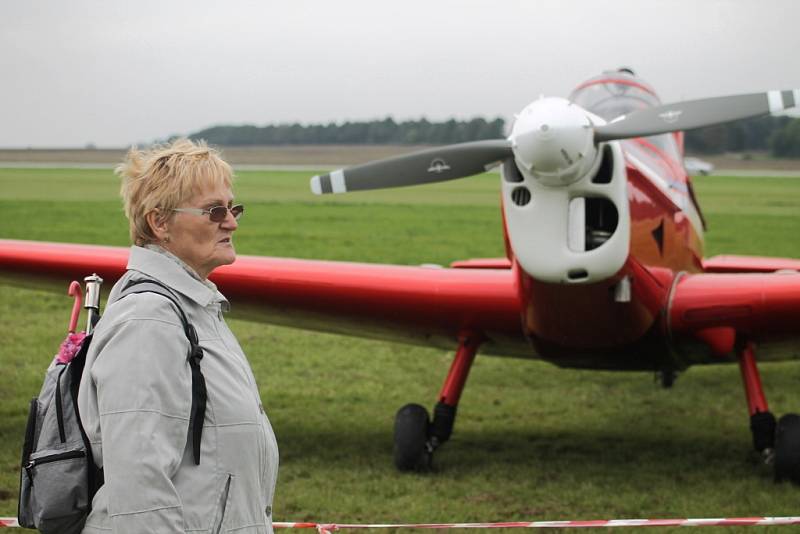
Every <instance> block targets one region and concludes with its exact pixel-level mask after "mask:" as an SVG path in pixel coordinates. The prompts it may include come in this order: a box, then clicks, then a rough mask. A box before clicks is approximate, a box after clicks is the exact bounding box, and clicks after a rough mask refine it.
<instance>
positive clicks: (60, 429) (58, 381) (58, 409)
mask: <svg viewBox="0 0 800 534" xmlns="http://www.w3.org/2000/svg"><path fill="white" fill-rule="evenodd" d="M60 365H63V366H64V368H63V369H61V371H59V373H58V378H56V421H57V422H58V437H59V439H61V443H65V442H66V441H67V436H66V435H65V433H64V409H63V407H62V405H61V375H63V374H64V371H66V370H67V365H66V364H60Z"/></svg>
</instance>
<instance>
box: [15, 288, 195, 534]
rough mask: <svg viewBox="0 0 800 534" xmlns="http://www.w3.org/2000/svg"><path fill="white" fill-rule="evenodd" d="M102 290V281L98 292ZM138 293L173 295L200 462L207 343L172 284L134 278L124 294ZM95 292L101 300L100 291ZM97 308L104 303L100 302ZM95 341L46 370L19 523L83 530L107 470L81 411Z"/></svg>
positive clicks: (33, 420) (35, 407)
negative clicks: (96, 456)
mask: <svg viewBox="0 0 800 534" xmlns="http://www.w3.org/2000/svg"><path fill="white" fill-rule="evenodd" d="M87 286H88V284H87ZM87 292H89V289H88V287H87ZM98 293H99V287H98V288H97V290H96V292H95V293H94V294H95V295H97V294H98ZM135 293H156V294H159V295H161V296H163V297H165V298H167V299H169V300H170V301H171V302H172V304H174V306H175V308H176V310H177V312H178V315H179V316H180V320H181V324H182V325H183V331H184V333H185V334H186V338H187V339H188V340H189V353H188V355H187V360H188V361H189V365H190V367H191V372H192V407H191V414H190V418H189V429H190V431H191V436H192V452H193V455H194V462H195V464H196V465H199V464H200V441H201V437H202V432H203V421H204V420H205V409H206V384H205V379H204V378H203V373H202V372H201V370H200V360H201V359H202V358H203V348H202V347H201V346H200V345H199V344H198V338H197V332H196V330H195V329H194V326H192V324H191V323H189V321H188V319H187V317H186V314H185V312H184V311H183V309H182V308H181V307H180V305H179V304H178V301H177V298H176V297H175V294H174V293H173V292H172V291H171V290H170V289H169V288H168V287H167V286H165V285H163V284H162V283H160V282H158V281H156V280H150V279H145V280H136V281H131V282H129V283H128V284H127V285H126V286H125V288H124V289H123V290H122V292H121V293H120V296H119V298H120V299H122V298H124V297H126V296H128V295H132V294H135ZM96 298H97V300H99V296H98V297H96ZM87 301H88V299H87ZM94 309H99V307H98V306H97V304H96V303H95V305H94ZM89 330H91V326H90V328H89ZM91 341H92V333H89V334H88V335H87V336H86V337H85V338H84V340H83V344H82V345H81V347H80V350H79V351H78V352H77V354H76V355H75V357H74V358H73V359H72V360H71V361H69V362H68V363H57V362H56V361H54V363H53V365H51V366H50V367H49V368H48V370H47V373H46V374H45V379H44V384H43V385H42V389H41V391H40V392H39V396H38V397H37V398H34V399H32V400H31V403H30V411H29V413H28V422H27V425H26V429H25V440H24V443H23V446H22V462H21V463H22V465H21V469H20V490H19V508H18V510H17V518H18V520H19V524H20V526H23V527H26V528H36V529H39V531H40V532H42V533H43V534H51V533H52V534H55V533H59V534H73V533H75V534H77V533H80V532H81V530H83V526H84V523H85V522H86V518H87V516H88V515H89V512H90V511H91V505H92V498H93V497H94V495H95V493H97V490H98V489H99V488H100V486H102V485H103V471H102V469H99V468H97V466H96V465H95V463H94V460H93V458H92V449H91V446H90V443H89V439H88V438H87V436H86V432H85V431H84V429H83V425H82V424H81V421H80V414H79V413H78V387H79V386H80V382H81V376H82V374H83V368H84V365H85V363H86V354H87V353H88V351H89V346H90V345H91Z"/></svg>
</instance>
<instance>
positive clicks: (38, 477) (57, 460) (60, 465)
mask: <svg viewBox="0 0 800 534" xmlns="http://www.w3.org/2000/svg"><path fill="white" fill-rule="evenodd" d="M86 461H87V460H86V451H84V450H80V449H76V450H70V451H54V450H50V451H41V452H38V453H36V455H35V457H34V458H31V459H30V461H29V462H28V463H27V464H26V465H25V467H24V471H25V473H24V478H27V481H28V483H29V484H30V502H31V510H30V511H31V512H32V514H31V515H32V519H33V521H34V523H35V524H36V528H38V529H39V531H40V532H42V533H44V534H47V533H51V532H53V533H55V532H59V533H71V532H76V533H77V532H80V531H81V530H82V529H83V524H84V521H85V520H86V515H87V514H88V511H89V481H88V478H87V471H86Z"/></svg>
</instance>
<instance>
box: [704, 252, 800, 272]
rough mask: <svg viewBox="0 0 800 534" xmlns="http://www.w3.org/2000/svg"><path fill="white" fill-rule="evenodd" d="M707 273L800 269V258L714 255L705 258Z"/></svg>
mask: <svg viewBox="0 0 800 534" xmlns="http://www.w3.org/2000/svg"><path fill="white" fill-rule="evenodd" d="M703 270H704V271H705V272H707V273H771V272H775V271H786V270H791V271H800V260H796V259H790V258H768V257H764V256H729V255H726V256H714V257H712V258H708V259H706V260H703Z"/></svg>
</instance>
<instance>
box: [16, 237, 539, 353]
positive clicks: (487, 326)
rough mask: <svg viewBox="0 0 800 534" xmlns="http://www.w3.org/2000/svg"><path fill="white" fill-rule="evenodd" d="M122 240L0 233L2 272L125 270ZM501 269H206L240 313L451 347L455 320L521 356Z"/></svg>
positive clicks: (313, 265) (266, 265)
mask: <svg viewBox="0 0 800 534" xmlns="http://www.w3.org/2000/svg"><path fill="white" fill-rule="evenodd" d="M127 260H128V249H127V248H122V247H106V246H95V245H73V244H62V243H42V242H33V241H16V240H0V273H1V274H2V275H3V278H4V279H6V280H9V279H11V280H24V281H26V282H31V281H32V280H49V281H58V282H61V283H63V284H64V286H63V287H66V284H67V283H68V282H69V280H72V279H83V277H84V276H86V275H88V274H91V273H93V272H96V273H97V274H99V275H100V276H101V277H103V278H104V279H105V281H106V283H110V282H113V281H114V280H116V279H118V278H119V277H120V276H122V274H123V273H124V272H125V266H126V264H127ZM514 279H515V278H514V274H513V271H512V270H511V269H507V268H506V269H447V268H430V267H407V266H395V265H379V264H366V263H351V262H338V261H318V260H298V259H286V258H271V257H259V256H239V257H238V258H237V261H236V262H235V263H234V264H233V265H228V266H224V267H220V268H219V269H217V270H216V271H215V272H214V274H213V275H212V276H211V280H212V281H213V282H214V283H216V284H217V285H218V286H219V288H220V290H221V291H222V292H223V293H224V294H225V295H226V296H227V297H228V298H229V299H230V300H231V301H232V302H233V307H234V311H235V312H237V313H238V314H239V315H242V316H244V317H248V318H252V319H256V320H262V321H266V322H270V323H274V324H280V325H285V326H293V327H299V328H306V329H311V330H319V331H326V332H335V333H341V334H350V335H357V336H360V337H372V338H377V339H387V340H396V341H403V342H411V343H414V344H419V345H428V346H435V347H441V348H445V349H448V350H451V349H452V348H453V347H454V346H455V339H456V338H457V336H458V335H459V333H461V332H463V331H465V330H471V331H475V332H480V333H482V334H483V335H484V336H486V338H487V341H486V343H485V344H484V350H483V352H488V353H495V354H507V355H512V356H513V355H525V356H530V355H531V352H532V349H531V348H530V346H529V344H528V343H527V341H526V340H525V338H524V336H523V335H522V329H521V325H520V304H519V299H518V297H517V290H516V286H515V283H514Z"/></svg>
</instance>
